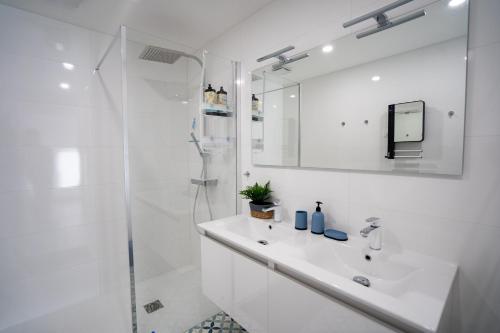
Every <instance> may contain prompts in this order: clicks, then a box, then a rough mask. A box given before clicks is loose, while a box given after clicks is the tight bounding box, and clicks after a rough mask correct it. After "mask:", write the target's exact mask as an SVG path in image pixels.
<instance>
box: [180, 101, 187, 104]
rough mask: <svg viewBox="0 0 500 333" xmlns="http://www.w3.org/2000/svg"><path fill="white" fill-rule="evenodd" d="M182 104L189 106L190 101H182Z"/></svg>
mask: <svg viewBox="0 0 500 333" xmlns="http://www.w3.org/2000/svg"><path fill="white" fill-rule="evenodd" d="M181 103H182V104H188V103H189V102H188V101H181Z"/></svg>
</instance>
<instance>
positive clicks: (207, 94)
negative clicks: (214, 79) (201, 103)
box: [203, 83, 217, 104]
mask: <svg viewBox="0 0 500 333" xmlns="http://www.w3.org/2000/svg"><path fill="white" fill-rule="evenodd" d="M203 99H204V100H205V103H208V104H216V103H217V93H216V92H215V89H214V88H212V85H211V84H210V83H209V84H208V88H207V89H205V91H204V92H203Z"/></svg>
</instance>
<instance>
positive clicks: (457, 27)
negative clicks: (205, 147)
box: [252, 0, 468, 175]
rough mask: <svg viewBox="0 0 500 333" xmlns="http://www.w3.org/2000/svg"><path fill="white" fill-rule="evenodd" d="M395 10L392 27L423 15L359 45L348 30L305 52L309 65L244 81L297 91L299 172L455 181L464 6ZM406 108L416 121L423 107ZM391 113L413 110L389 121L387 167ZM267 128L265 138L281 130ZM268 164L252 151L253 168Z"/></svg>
mask: <svg viewBox="0 0 500 333" xmlns="http://www.w3.org/2000/svg"><path fill="white" fill-rule="evenodd" d="M399 9H400V11H399V12H400V13H402V14H401V15H400V17H402V16H405V15H410V14H412V13H415V12H421V11H422V9H423V10H424V11H425V15H424V16H419V17H418V18H416V19H413V20H410V21H408V22H405V23H404V24H401V25H398V26H394V27H392V28H390V29H386V30H381V31H378V32H376V33H374V34H370V35H367V36H366V37H364V38H361V39H358V38H356V35H359V33H360V32H362V31H360V30H359V31H357V30H356V26H353V27H352V29H354V30H353V33H352V34H351V35H347V36H345V37H342V38H340V39H337V40H334V41H331V42H330V43H328V45H320V46H318V47H316V48H314V49H311V50H308V51H306V52H305V53H307V54H309V57H307V58H305V59H302V60H300V61H297V62H294V63H292V64H287V68H286V70H280V71H274V72H273V70H272V69H273V67H272V65H273V64H272V63H271V64H269V65H267V66H265V67H263V68H260V69H258V70H255V71H254V72H253V76H254V77H260V78H264V77H265V76H266V75H264V74H265V73H268V74H269V73H272V76H273V81H274V82H280V84H281V88H283V87H288V86H291V83H290V82H293V83H298V84H299V87H300V89H298V88H297V90H300V126H297V127H296V128H297V129H298V130H299V129H300V135H299V138H300V140H299V142H300V145H299V146H298V147H297V153H296V155H297V156H300V157H299V159H298V165H299V166H300V167H313V168H334V169H350V170H374V171H397V172H413V173H435V174H449V175H460V174H461V173H462V155H463V135H464V119H465V79H466V64H467V61H466V60H467V30H468V4H467V3H464V4H463V5H461V6H457V7H450V6H448V1H444V0H442V1H436V2H434V3H432V4H430V5H428V6H425V7H424V8H415V6H413V7H412V10H406V12H404V13H403V11H404V10H405V6H401V7H400V8H399ZM389 18H390V19H391V20H396V19H397V18H398V16H395V17H389ZM373 28H374V26H371V27H368V28H367V29H368V30H363V31H369V30H370V29H373ZM270 76H271V75H270V74H269V77H270ZM280 80H281V81H280ZM261 81H266V80H265V79H262V80H261ZM266 85H267V83H266ZM252 89H254V90H253V91H254V93H255V92H260V93H261V95H262V99H263V101H261V102H262V103H263V105H264V107H265V109H266V110H265V111H266V112H267V106H265V105H266V102H265V99H266V93H263V91H265V90H266V91H268V90H269V89H267V87H266V89H264V87H263V86H262V83H261V85H255V86H252ZM259 98H260V97H259ZM409 101H425V112H424V110H423V108H424V103H421V104H420V106H419V105H417V104H418V103H417V104H414V105H412V104H409V105H406V106H403V105H404V104H402V103H406V102H409ZM391 105H397V109H399V108H403V109H404V108H405V107H412V108H414V109H415V112H401V113H400V112H397V113H396V114H395V115H394V116H395V118H394V121H395V123H396V127H395V128H393V129H394V130H393V133H392V134H393V138H392V139H393V142H394V146H395V147H394V148H393V150H394V154H395V155H399V157H397V158H394V159H393V158H386V156H387V155H388V153H389V152H388V140H389V138H388V137H389V135H390V133H389V132H390V131H389V129H390V127H388V108H389V106H391ZM419 107H421V108H422V112H420V111H418V112H417V110H418V108H419ZM403 109H402V110H403ZM294 112H295V111H294ZM297 113H298V112H297ZM424 113H425V117H424ZM450 115H451V116H450ZM297 119H299V118H298V116H297ZM267 121H268V122H270V121H271V118H269V119H267ZM266 126H267V127H265V129H264V135H267V132H266V129H267V128H269V129H271V128H274V127H282V126H283V120H282V119H279V120H278V123H276V124H274V125H271V124H269V123H267V124H266ZM424 128H425V135H424ZM289 137H291V138H293V139H294V140H295V136H289ZM281 139H282V140H285V139H286V138H284V137H281ZM279 145H281V146H288V147H293V144H292V145H287V143H286V142H284V141H281V142H280V143H279ZM264 146H265V144H264ZM264 149H265V148H264ZM275 149H276V150H278V147H275ZM299 152H300V154H299ZM272 154H273V153H272V152H271V151H270V153H269V154H261V155H260V156H259V157H258V158H256V154H255V151H254V163H255V164H265V165H278V164H277V163H279V160H280V159H279V158H277V157H276V158H274V156H273V155H272Z"/></svg>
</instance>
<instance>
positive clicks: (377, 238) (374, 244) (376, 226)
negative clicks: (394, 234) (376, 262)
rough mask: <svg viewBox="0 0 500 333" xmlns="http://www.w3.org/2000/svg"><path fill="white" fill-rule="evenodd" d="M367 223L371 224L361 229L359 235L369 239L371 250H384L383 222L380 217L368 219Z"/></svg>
mask: <svg viewBox="0 0 500 333" xmlns="http://www.w3.org/2000/svg"><path fill="white" fill-rule="evenodd" d="M366 222H367V223H370V225H369V226H368V227H366V228H363V229H361V231H360V232H359V233H360V234H361V236H363V237H368V241H369V243H370V249H372V250H380V249H382V230H381V229H382V228H381V227H382V221H381V220H380V218H378V217H369V218H367V219H366Z"/></svg>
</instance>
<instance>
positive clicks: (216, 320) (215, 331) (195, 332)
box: [184, 311, 247, 333]
mask: <svg viewBox="0 0 500 333" xmlns="http://www.w3.org/2000/svg"><path fill="white" fill-rule="evenodd" d="M243 332H247V330H245V329H244V328H243V327H241V326H240V325H239V324H238V323H237V322H236V321H234V319H233V318H231V317H230V316H229V315H228V314H227V313H225V312H224V311H221V312H219V313H217V314H216V315H213V316H211V317H209V318H207V319H205V320H204V321H202V322H201V323H199V324H198V325H195V326H194V327H193V328H191V329H189V330H187V331H186V332H184V333H243Z"/></svg>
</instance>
